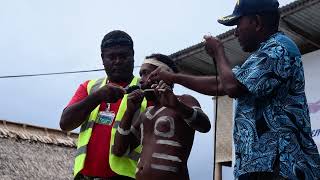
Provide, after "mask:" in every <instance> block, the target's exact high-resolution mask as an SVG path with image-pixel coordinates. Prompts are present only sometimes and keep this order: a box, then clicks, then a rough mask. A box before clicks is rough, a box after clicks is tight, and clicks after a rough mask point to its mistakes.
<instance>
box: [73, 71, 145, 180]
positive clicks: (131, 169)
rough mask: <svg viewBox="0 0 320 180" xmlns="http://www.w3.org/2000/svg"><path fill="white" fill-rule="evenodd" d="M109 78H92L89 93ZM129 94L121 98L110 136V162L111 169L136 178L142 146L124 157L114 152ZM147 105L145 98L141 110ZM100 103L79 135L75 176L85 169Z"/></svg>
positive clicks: (82, 126) (134, 79)
mask: <svg viewBox="0 0 320 180" xmlns="http://www.w3.org/2000/svg"><path fill="white" fill-rule="evenodd" d="M106 81H107V79H106V78H101V79H98V80H90V81H89V83H88V86H87V92H88V94H91V93H92V92H95V91H97V90H98V89H99V88H101V87H102V86H104V85H105V84H106ZM138 82H139V78H137V77H134V78H133V79H132V81H131V83H130V84H129V86H133V85H136V84H138ZM127 96H128V95H127V94H125V95H124V97H123V98H122V100H121V103H120V106H119V109H118V113H117V115H116V119H115V122H114V125H113V127H112V130H111V138H110V151H109V164H110V167H111V169H112V170H113V171H114V172H115V173H117V174H119V175H122V176H128V177H132V178H135V170H136V167H137V163H138V159H139V158H140V153H141V149H142V147H141V146H138V147H137V148H136V149H135V150H133V151H132V152H131V153H130V154H128V155H125V156H123V157H118V156H115V155H114V154H112V146H113V145H114V137H115V133H116V131H117V128H118V126H119V123H120V121H121V119H122V117H123V115H124V112H125V111H126V109H127ZM146 106H147V101H146V99H144V100H143V101H142V104H141V108H140V110H141V111H144V110H145V109H146ZM99 108H100V105H98V106H97V107H96V108H95V109H94V110H93V111H92V112H91V114H90V116H89V118H88V119H87V120H86V121H85V122H84V123H83V124H82V125H81V128H80V133H79V137H78V144H77V154H76V158H75V163H74V169H73V171H74V172H73V174H74V177H76V176H77V174H78V173H79V172H80V171H81V170H82V169H83V167H84V162H85V159H86V154H87V145H88V142H89V140H90V137H91V134H92V128H93V125H94V123H95V122H96V120H97V117H98V114H99Z"/></svg>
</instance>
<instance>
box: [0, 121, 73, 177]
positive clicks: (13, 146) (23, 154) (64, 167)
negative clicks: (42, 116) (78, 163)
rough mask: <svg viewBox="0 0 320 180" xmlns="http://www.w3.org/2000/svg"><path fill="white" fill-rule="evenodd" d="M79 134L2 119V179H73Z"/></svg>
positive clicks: (0, 140) (0, 150) (0, 163)
mask: <svg viewBox="0 0 320 180" xmlns="http://www.w3.org/2000/svg"><path fill="white" fill-rule="evenodd" d="M76 138H77V134H75V133H65V132H63V131H60V130H55V129H48V128H43V127H37V126H32V125H26V124H19V123H14V122H8V121H1V120H0V179H9V180H10V179H28V180H30V179H36V180H38V179H48V180H50V179H61V180H62V179H63V180H65V179H72V166H73V160H74V155H75V140H76Z"/></svg>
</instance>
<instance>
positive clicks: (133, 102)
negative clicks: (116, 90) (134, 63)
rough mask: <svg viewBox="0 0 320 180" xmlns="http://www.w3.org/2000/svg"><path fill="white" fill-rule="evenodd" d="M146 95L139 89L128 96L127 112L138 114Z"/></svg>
mask: <svg viewBox="0 0 320 180" xmlns="http://www.w3.org/2000/svg"><path fill="white" fill-rule="evenodd" d="M143 98H144V94H143V91H142V90H141V89H137V90H134V91H132V92H131V93H130V94H128V101H127V111H130V112H133V113H134V112H136V111H137V110H138V109H139V108H140V106H141V102H142V101H143Z"/></svg>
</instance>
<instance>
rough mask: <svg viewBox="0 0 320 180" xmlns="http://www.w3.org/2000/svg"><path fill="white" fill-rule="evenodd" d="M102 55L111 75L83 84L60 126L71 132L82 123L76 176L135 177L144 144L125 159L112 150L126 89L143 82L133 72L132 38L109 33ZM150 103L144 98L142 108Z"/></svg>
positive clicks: (114, 179)
mask: <svg viewBox="0 0 320 180" xmlns="http://www.w3.org/2000/svg"><path fill="white" fill-rule="evenodd" d="M101 58H102V62H103V65H104V68H105V71H106V74H107V76H106V77H103V78H100V79H97V80H89V81H86V82H84V83H82V84H81V85H80V86H79V88H78V89H77V91H76V93H75V94H74V96H73V98H72V99H71V101H70V102H69V104H68V105H67V107H66V108H65V109H64V110H63V113H62V116H61V120H60V127H61V129H62V130H65V131H71V130H74V129H76V128H78V127H79V126H81V128H80V134H79V138H78V143H77V153H76V157H75V164H74V177H75V179H107V180H130V179H134V178H135V169H136V165H137V160H138V159H139V156H140V150H141V147H138V148H136V149H135V150H133V151H131V153H128V154H127V155H126V156H124V157H121V158H120V157H117V156H114V155H113V154H112V151H111V148H112V146H113V144H114V136H115V132H116V130H117V128H118V125H119V123H120V121H121V119H122V116H123V114H124V112H125V110H126V108H127V95H126V91H125V88H126V87H130V86H133V85H136V84H137V83H138V82H139V79H138V78H137V77H135V76H134V75H133V68H134V50H133V41H132V38H131V37H130V36H129V35H128V34H127V33H125V32H123V31H119V30H115V31H111V32H109V33H108V34H106V35H105V36H104V38H103V40H102V43H101ZM146 105H147V103H146V100H144V101H143V102H142V104H141V110H144V109H145V107H146Z"/></svg>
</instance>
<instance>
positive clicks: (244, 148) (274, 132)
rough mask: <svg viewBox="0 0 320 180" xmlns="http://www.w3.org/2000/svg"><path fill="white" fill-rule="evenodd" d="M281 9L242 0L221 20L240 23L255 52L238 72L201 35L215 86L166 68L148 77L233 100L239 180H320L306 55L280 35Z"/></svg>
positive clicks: (247, 46) (247, 47)
mask: <svg viewBox="0 0 320 180" xmlns="http://www.w3.org/2000/svg"><path fill="white" fill-rule="evenodd" d="M278 6H279V3H278V1H277V0H238V1H237V4H236V6H235V9H234V11H233V14H232V15H230V16H226V17H224V18H222V19H219V20H218V22H219V23H221V24H224V25H227V26H233V25H237V28H236V29H235V36H236V37H237V38H238V40H239V43H240V45H241V47H242V49H243V50H244V51H245V52H251V53H252V54H251V56H250V57H249V58H248V59H247V60H246V61H245V62H244V64H243V65H241V66H236V67H235V68H234V69H231V68H230V63H229V60H228V58H227V57H226V56H225V52H224V47H223V44H222V43H221V42H220V41H219V40H217V39H215V38H213V37H211V36H205V37H204V38H205V40H206V42H205V44H206V50H207V52H208V54H209V55H210V56H211V57H212V58H214V59H215V61H216V63H217V67H218V72H219V77H218V78H217V81H216V80H215V77H194V76H186V75H172V74H169V73H166V72H163V71H161V70H156V71H155V72H154V73H153V74H152V75H151V79H163V80H164V81H166V82H167V83H168V82H170V81H171V82H175V83H178V84H181V85H184V86H186V87H188V88H190V89H193V90H196V91H198V92H201V93H204V94H208V95H215V92H216V91H218V94H219V95H225V94H227V95H229V96H230V97H233V98H235V99H236V101H237V106H236V109H235V119H234V143H235V156H236V162H235V170H234V172H235V177H236V178H238V179H239V180H272V179H275V180H280V179H290V180H302V179H305V180H315V179H320V157H319V152H318V150H317V147H316V145H315V143H314V141H313V140H312V137H311V127H310V126H311V125H310V117H309V111H308V105H307V100H306V95H305V90H304V89H305V80H304V71H303V66H302V62H301V54H300V52H299V49H298V47H297V46H296V44H295V43H294V42H293V41H292V40H291V39H290V38H288V37H287V36H286V35H285V34H283V33H281V32H278V25H279V18H280V15H279V11H278ZM215 83H218V84H219V86H217V87H218V89H216V87H215V86H213V84H215Z"/></svg>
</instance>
